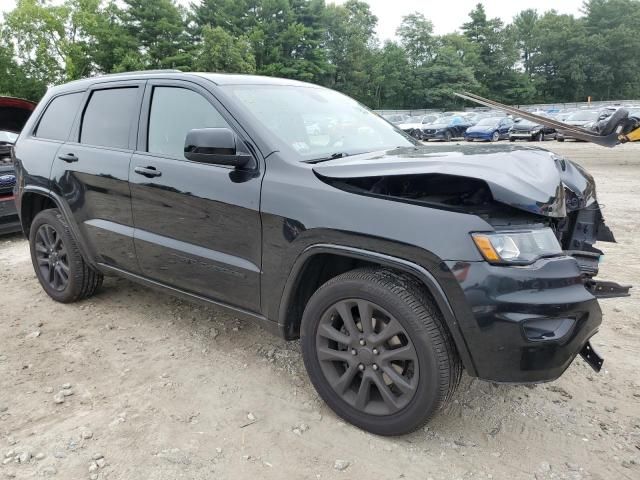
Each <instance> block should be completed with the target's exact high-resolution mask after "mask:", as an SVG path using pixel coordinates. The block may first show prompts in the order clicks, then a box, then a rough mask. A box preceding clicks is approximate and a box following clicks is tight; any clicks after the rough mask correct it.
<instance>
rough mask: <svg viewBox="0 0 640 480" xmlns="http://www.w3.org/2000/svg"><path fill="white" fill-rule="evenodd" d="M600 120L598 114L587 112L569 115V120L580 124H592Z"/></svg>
mask: <svg viewBox="0 0 640 480" xmlns="http://www.w3.org/2000/svg"><path fill="white" fill-rule="evenodd" d="M597 119H598V112H592V111H586V112H576V113H572V114H571V115H569V117H568V118H567V120H575V121H578V122H587V121H588V122H592V121H594V120H597Z"/></svg>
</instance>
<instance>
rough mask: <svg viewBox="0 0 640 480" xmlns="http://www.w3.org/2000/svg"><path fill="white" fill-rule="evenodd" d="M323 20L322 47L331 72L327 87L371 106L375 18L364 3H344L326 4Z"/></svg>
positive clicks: (372, 99)
mask: <svg viewBox="0 0 640 480" xmlns="http://www.w3.org/2000/svg"><path fill="white" fill-rule="evenodd" d="M326 19H327V20H326V22H327V23H326V40H325V48H326V49H327V57H328V60H329V62H330V64H331V66H332V69H333V75H332V78H331V79H329V80H328V86H330V87H332V88H335V89H336V90H339V91H341V92H343V93H346V94H347V95H350V96H352V97H355V98H356V99H358V100H360V101H362V102H364V103H370V102H371V103H373V102H374V98H375V90H373V89H372V88H371V86H372V85H371V83H370V81H371V69H372V67H373V64H374V58H373V57H374V55H375V54H374V47H375V38H374V31H375V27H376V25H377V23H378V18H377V17H376V16H375V15H373V14H372V13H371V10H370V9H369V5H368V4H367V3H365V2H363V1H360V0H348V1H347V2H345V3H344V5H328V6H327V16H326Z"/></svg>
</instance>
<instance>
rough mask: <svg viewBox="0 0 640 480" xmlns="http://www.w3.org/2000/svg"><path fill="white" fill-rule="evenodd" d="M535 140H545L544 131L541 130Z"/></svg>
mask: <svg viewBox="0 0 640 480" xmlns="http://www.w3.org/2000/svg"><path fill="white" fill-rule="evenodd" d="M535 141H536V142H544V132H540V133H538V134H537V135H536V138H535Z"/></svg>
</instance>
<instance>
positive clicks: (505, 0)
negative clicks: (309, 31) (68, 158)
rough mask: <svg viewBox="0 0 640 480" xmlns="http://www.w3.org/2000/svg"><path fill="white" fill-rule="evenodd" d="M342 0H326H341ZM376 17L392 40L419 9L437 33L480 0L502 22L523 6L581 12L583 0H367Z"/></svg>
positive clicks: (464, 17) (456, 23) (381, 32)
mask: <svg viewBox="0 0 640 480" xmlns="http://www.w3.org/2000/svg"><path fill="white" fill-rule="evenodd" d="M344 2H345V0H327V3H338V4H340V3H344ZM366 2H367V3H368V4H369V5H370V7H371V11H372V12H373V14H374V15H376V16H377V17H378V30H377V33H378V37H379V38H380V39H381V40H382V41H384V40H389V39H390V40H393V39H394V37H395V31H396V29H397V28H398V26H399V25H400V22H401V21H402V17H403V16H405V15H408V14H410V13H413V12H420V13H422V14H423V15H424V16H425V17H427V18H428V19H429V20H431V22H432V23H433V27H434V31H435V33H436V34H438V35H442V34H445V33H452V32H454V31H456V30H458V29H459V28H460V27H461V26H462V24H463V23H465V22H467V21H468V20H469V17H468V14H469V12H470V11H471V10H473V9H474V8H475V6H476V4H478V3H482V4H483V5H484V8H485V10H486V12H487V16H488V17H489V18H494V17H499V18H500V19H502V21H504V22H505V23H510V22H511V19H512V18H513V17H514V16H515V15H516V14H517V13H518V12H521V11H522V10H526V9H528V8H533V9H535V10H538V12H539V13H543V12H546V11H547V10H552V9H555V10H556V11H558V13H570V14H573V15H574V16H580V15H581V13H580V9H581V7H582V3H583V0H366Z"/></svg>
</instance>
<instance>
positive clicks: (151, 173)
mask: <svg viewBox="0 0 640 480" xmlns="http://www.w3.org/2000/svg"><path fill="white" fill-rule="evenodd" d="M133 171H134V172H136V173H137V174H138V175H142V176H143V177H147V178H153V177H159V176H161V175H162V172H160V171H159V170H156V167H136V168H134V169H133Z"/></svg>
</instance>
